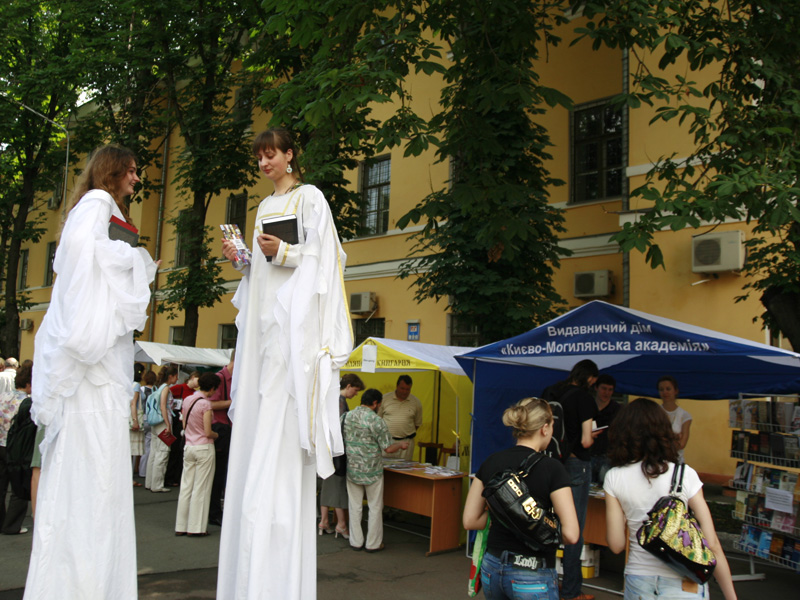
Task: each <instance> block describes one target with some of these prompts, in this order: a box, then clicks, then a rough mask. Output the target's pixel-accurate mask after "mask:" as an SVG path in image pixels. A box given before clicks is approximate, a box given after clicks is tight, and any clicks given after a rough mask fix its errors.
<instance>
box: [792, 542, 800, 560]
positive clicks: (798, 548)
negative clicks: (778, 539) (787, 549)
mask: <svg viewBox="0 0 800 600" xmlns="http://www.w3.org/2000/svg"><path fill="white" fill-rule="evenodd" d="M792 562H793V563H795V564H796V565H798V566H800V537H798V538H795V540H794V551H793V552H792Z"/></svg>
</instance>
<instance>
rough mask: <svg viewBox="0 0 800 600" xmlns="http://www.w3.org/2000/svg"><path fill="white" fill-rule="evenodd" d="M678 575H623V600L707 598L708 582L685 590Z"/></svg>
mask: <svg viewBox="0 0 800 600" xmlns="http://www.w3.org/2000/svg"><path fill="white" fill-rule="evenodd" d="M682 585H683V580H682V579H681V578H680V577H661V576H658V575H625V598H624V600H691V599H696V600H700V599H703V598H708V584H706V585H698V586H697V591H696V592H685V591H683V589H682Z"/></svg>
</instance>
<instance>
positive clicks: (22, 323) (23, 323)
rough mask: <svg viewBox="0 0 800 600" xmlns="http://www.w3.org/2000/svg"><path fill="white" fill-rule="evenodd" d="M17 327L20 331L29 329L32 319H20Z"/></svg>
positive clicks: (31, 326)
mask: <svg viewBox="0 0 800 600" xmlns="http://www.w3.org/2000/svg"><path fill="white" fill-rule="evenodd" d="M19 328H20V329H22V331H30V330H31V329H33V319H20V320H19Z"/></svg>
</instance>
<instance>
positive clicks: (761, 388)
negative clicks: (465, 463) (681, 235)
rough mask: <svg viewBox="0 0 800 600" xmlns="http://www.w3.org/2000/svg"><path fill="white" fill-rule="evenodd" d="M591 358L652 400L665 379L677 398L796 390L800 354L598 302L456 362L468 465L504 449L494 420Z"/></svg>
mask: <svg viewBox="0 0 800 600" xmlns="http://www.w3.org/2000/svg"><path fill="white" fill-rule="evenodd" d="M586 358H588V359H591V360H593V361H594V362H595V363H597V366H598V367H599V369H600V371H601V372H604V373H609V374H610V375H612V376H613V377H614V378H615V379H616V380H617V391H618V392H620V393H623V394H632V395H639V396H651V397H652V396H654V395H655V393H656V391H655V390H656V381H657V380H658V378H659V377H660V376H661V375H664V374H670V375H673V376H675V377H676V378H677V379H678V381H679V382H680V386H681V397H684V398H692V399H696V400H706V399H707V400H714V399H724V398H737V397H738V396H739V394H740V393H743V392H744V393H754V394H764V395H782V394H790V393H796V392H798V391H800V354H797V353H795V352H790V351H788V350H782V349H780V348H775V347H773V346H768V345H766V344H759V343H757V342H751V341H750V340H745V339H742V338H737V337H734V336H731V335H727V334H724V333H719V332H716V331H711V330H710V329H704V328H702V327H695V326H693V325H687V324H685V323H680V322H679V321H673V320H671V319H664V318H662V317H656V316H654V315H650V314H647V313H644V312H641V311H638V310H632V309H630V308H623V307H621V306H615V305H612V304H608V303H606V302H601V301H599V300H596V301H594V302H589V303H588V304H585V305H583V306H581V307H579V308H576V309H574V310H571V311H569V312H568V313H566V314H564V315H562V316H560V317H558V318H556V319H553V320H552V321H549V322H548V323H545V324H544V325H540V326H539V327H536V328H535V329H532V330H530V331H528V332H527V333H523V334H522V335H518V336H516V337H513V338H509V339H506V340H501V341H499V342H495V343H493V344H489V345H487V346H482V347H480V348H477V349H475V350H473V351H472V352H468V353H466V354H463V355H460V356H457V357H456V360H458V362H459V363H460V364H461V366H462V367H463V368H464V371H465V372H466V373H467V375H469V377H470V379H472V382H473V385H474V401H473V419H474V421H473V437H472V465H473V467H474V466H475V465H479V464H481V463H482V462H483V460H484V459H485V458H486V457H487V456H488V455H489V454H491V453H492V452H495V451H497V450H500V449H502V448H505V447H507V446H508V445H509V443H510V437H509V433H508V430H507V428H506V427H504V426H503V424H502V423H501V420H500V417H501V415H502V413H503V410H505V409H506V408H507V407H508V406H509V405H510V404H512V403H514V402H516V401H517V400H519V399H521V398H524V397H526V396H536V395H539V394H541V392H542V390H544V388H546V387H547V386H548V385H550V384H552V383H555V382H557V381H561V380H563V379H565V378H566V376H567V374H568V373H569V371H570V370H571V369H572V366H573V365H574V364H575V363H577V362H578V361H580V360H583V359H586Z"/></svg>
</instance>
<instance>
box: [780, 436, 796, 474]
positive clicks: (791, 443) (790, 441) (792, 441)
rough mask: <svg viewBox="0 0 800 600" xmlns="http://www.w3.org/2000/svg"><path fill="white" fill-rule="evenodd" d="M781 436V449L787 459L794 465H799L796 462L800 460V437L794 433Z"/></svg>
mask: <svg viewBox="0 0 800 600" xmlns="http://www.w3.org/2000/svg"><path fill="white" fill-rule="evenodd" d="M783 437H784V440H783V451H784V454H785V455H786V458H787V460H790V461H792V462H793V463H794V465H793V466H795V467H797V466H800V465H798V464H797V463H798V461H800V439H798V437H797V436H796V435H785V436H783Z"/></svg>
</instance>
